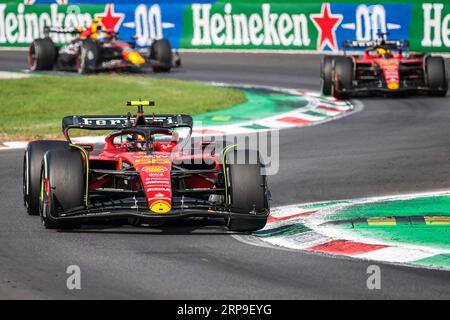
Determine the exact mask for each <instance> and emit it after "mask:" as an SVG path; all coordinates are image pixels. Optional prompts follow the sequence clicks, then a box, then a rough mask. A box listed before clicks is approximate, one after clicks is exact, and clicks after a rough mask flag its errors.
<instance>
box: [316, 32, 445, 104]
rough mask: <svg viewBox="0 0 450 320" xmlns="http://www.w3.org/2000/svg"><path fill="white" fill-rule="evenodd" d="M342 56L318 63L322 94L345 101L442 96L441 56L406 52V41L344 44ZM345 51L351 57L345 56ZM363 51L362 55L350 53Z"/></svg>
mask: <svg viewBox="0 0 450 320" xmlns="http://www.w3.org/2000/svg"><path fill="white" fill-rule="evenodd" d="M343 48H344V55H343V56H325V57H324V58H323V59H322V62H321V71H320V77H321V90H322V94H323V95H332V96H334V97H335V98H338V99H346V98H348V97H350V96H351V95H353V94H357V93H381V94H386V93H397V92H409V93H427V94H428V95H430V96H445V95H446V94H447V90H448V74H447V67H446V64H445V60H444V58H443V57H441V56H432V55H431V54H427V53H409V52H408V51H409V42H408V41H404V40H396V41H389V40H386V39H385V38H384V35H383V38H382V39H381V40H377V41H346V42H344V43H343ZM347 49H351V50H352V52H351V54H349V55H347ZM358 49H365V50H364V52H363V53H362V54H361V53H360V52H355V51H353V50H358Z"/></svg>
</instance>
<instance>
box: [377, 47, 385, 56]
mask: <svg viewBox="0 0 450 320" xmlns="http://www.w3.org/2000/svg"><path fill="white" fill-rule="evenodd" d="M377 54H378V55H380V56H382V55H385V54H386V50H385V49H383V48H377Z"/></svg>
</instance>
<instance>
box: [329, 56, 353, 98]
mask: <svg viewBox="0 0 450 320" xmlns="http://www.w3.org/2000/svg"><path fill="white" fill-rule="evenodd" d="M353 70H354V64H353V60H352V58H350V57H336V58H335V59H334V60H333V74H334V78H333V83H332V87H331V91H332V95H333V97H335V98H336V99H347V98H348V97H349V95H350V94H349V91H351V90H352V89H353Z"/></svg>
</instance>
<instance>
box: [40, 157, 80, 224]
mask: <svg viewBox="0 0 450 320" xmlns="http://www.w3.org/2000/svg"><path fill="white" fill-rule="evenodd" d="M85 176H86V171H85V168H84V160H83V156H82V155H81V152H80V151H79V150H75V149H69V148H66V149H62V150H61V149H56V150H55V149H53V150H50V151H48V152H46V153H45V155H44V158H43V160H42V169H41V179H40V180H41V192H40V197H39V211H40V216H41V220H42V223H43V225H44V226H45V228H47V229H76V228H79V227H80V224H79V223H74V222H62V221H55V220H53V219H52V218H58V217H59V216H60V214H61V213H63V212H64V211H67V210H69V209H73V208H77V207H84V196H85V186H86V185H85V183H86V181H85Z"/></svg>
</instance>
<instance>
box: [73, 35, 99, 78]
mask: <svg viewBox="0 0 450 320" xmlns="http://www.w3.org/2000/svg"><path fill="white" fill-rule="evenodd" d="M99 60H100V46H99V44H98V43H97V42H95V41H93V40H91V39H87V40H85V41H83V44H82V45H81V48H80V53H79V55H78V57H77V71H78V73H79V74H88V73H92V72H95V71H96V70H97V68H98V64H99Z"/></svg>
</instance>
